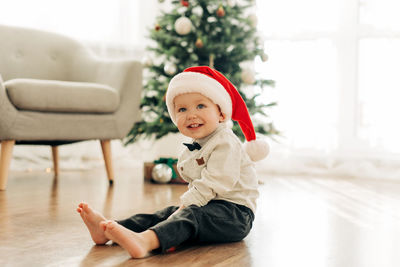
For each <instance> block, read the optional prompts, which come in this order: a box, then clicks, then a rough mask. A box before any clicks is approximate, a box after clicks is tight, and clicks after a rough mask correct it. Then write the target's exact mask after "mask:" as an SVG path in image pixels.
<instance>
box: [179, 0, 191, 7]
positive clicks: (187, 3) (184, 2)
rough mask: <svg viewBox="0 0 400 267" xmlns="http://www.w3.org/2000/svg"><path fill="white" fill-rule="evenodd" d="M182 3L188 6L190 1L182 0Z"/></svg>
mask: <svg viewBox="0 0 400 267" xmlns="http://www.w3.org/2000/svg"><path fill="white" fill-rule="evenodd" d="M181 5H182V6H185V7H188V6H189V1H188V0H181Z"/></svg>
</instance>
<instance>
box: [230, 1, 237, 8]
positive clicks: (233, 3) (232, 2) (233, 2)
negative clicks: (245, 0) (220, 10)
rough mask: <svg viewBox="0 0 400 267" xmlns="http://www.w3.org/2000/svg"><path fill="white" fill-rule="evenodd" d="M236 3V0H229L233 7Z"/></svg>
mask: <svg viewBox="0 0 400 267" xmlns="http://www.w3.org/2000/svg"><path fill="white" fill-rule="evenodd" d="M234 5H236V0H228V6H230V7H233V6H234Z"/></svg>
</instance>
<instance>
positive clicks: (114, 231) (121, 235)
mask: <svg viewBox="0 0 400 267" xmlns="http://www.w3.org/2000/svg"><path fill="white" fill-rule="evenodd" d="M100 225H102V226H103V227H104V228H103V229H104V234H105V236H106V237H107V238H109V239H110V240H112V241H114V242H115V243H117V244H119V245H120V246H121V247H123V248H124V249H126V250H127V251H128V253H129V254H130V255H131V257H132V258H144V257H145V256H146V255H147V253H148V252H150V251H152V250H153V249H156V248H158V247H159V246H160V243H159V240H158V237H157V235H156V234H155V233H154V232H153V231H151V230H147V231H144V232H142V233H136V232H133V231H131V230H129V229H127V228H125V227H123V226H122V225H120V224H118V223H116V222H114V221H105V222H101V223H100Z"/></svg>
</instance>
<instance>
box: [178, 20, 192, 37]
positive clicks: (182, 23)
mask: <svg viewBox="0 0 400 267" xmlns="http://www.w3.org/2000/svg"><path fill="white" fill-rule="evenodd" d="M174 27H175V31H176V32H177V33H178V34H180V35H186V34H188V33H189V32H190V31H191V30H192V22H191V21H190V19H188V18H187V17H180V18H179V19H177V20H176V21H175V25H174Z"/></svg>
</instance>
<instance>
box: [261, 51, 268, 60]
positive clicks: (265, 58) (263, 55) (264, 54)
mask: <svg viewBox="0 0 400 267" xmlns="http://www.w3.org/2000/svg"><path fill="white" fill-rule="evenodd" d="M261 60H262V62H266V61H267V60H268V55H267V54H266V53H263V54H262V55H261Z"/></svg>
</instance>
